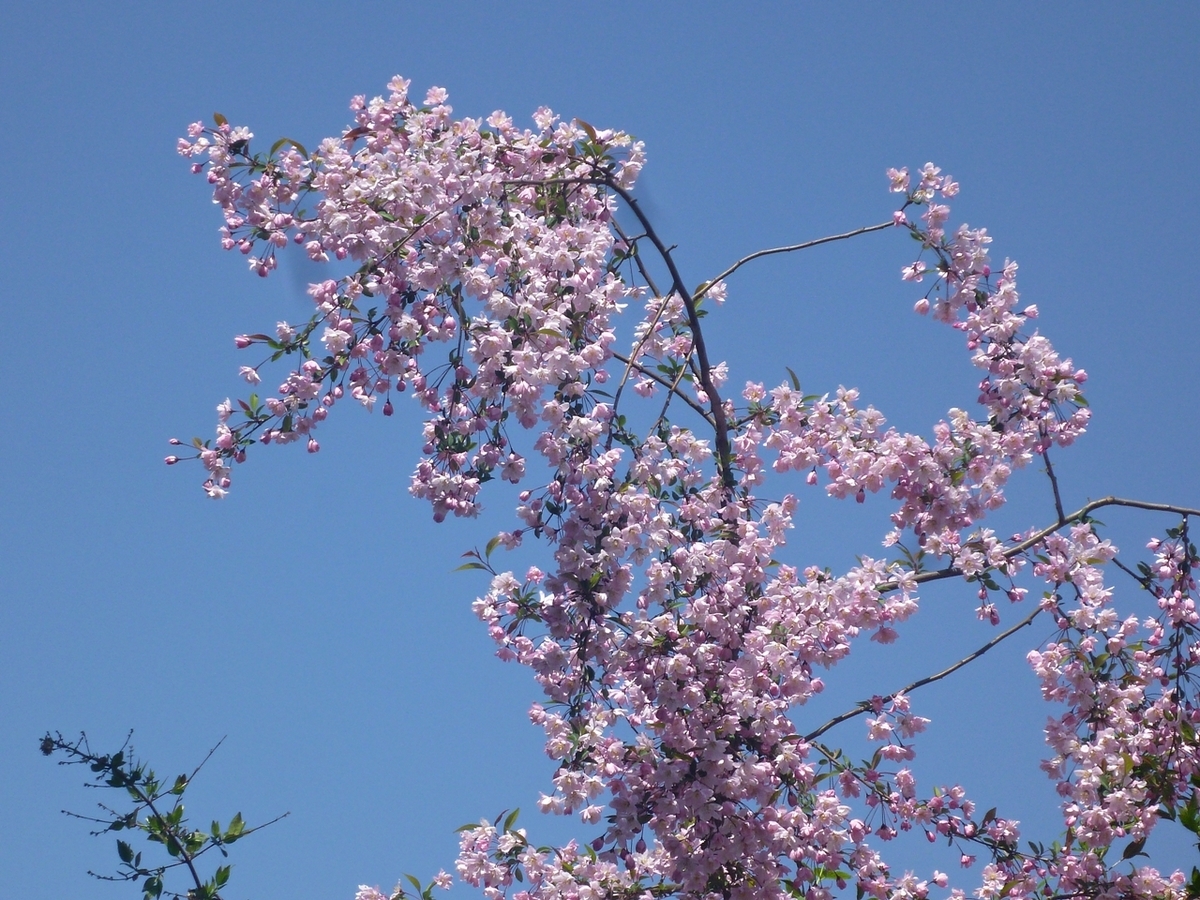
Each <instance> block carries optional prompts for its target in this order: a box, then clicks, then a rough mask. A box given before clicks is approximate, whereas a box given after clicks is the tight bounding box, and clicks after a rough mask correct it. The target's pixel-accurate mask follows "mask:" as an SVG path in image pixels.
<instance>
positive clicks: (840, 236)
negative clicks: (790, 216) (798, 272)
mask: <svg viewBox="0 0 1200 900" xmlns="http://www.w3.org/2000/svg"><path fill="white" fill-rule="evenodd" d="M895 227H896V223H895V222H892V221H890V220H889V221H887V222H880V223H879V224H878V225H866V226H864V227H862V228H856V229H854V231H847V232H845V233H844V234H831V235H829V236H828V237H823V238H816V239H815V240H811V241H805V242H804V243H802V244H789V245H788V246H786V247H772V248H771V249H770V250H757V251H755V252H754V253H751V254H750V255H749V256H743V257H742V258H741V259H739V260H738V261H737V262H735V263H734V264H733V265H732V266H730V267H729V268H728V269H726V270H725V271H724V272H722V273H721V274H720V275H718V276H717V277H716V278H714V279H713V280H712V281H710V282H709V283H708V284H706V285H705V286H704V287H703V288H701V289H700V290H698V291H697V292H696V299H697V300H699V299H700V298H701V297H703V296H704V295H705V294H706V293H708V289H709V288H711V287H712V286H713V285H714V284H717V283H718V282H721V281H724V280H725V279H726V278H728V277H729V276H730V275H732V274H733V273H734V272H736V271H737V270H738V269H740V268H741V267H742V266H744V265H746V263H748V262H754V260H756V259H761V258H762V257H764V256H773V255H774V254H776V253H791V252H793V251H795V250H807V249H808V248H809V247H817V246H819V245H821V244H830V243H832V242H833V241H844V240H846V239H847V238H852V237H857V236H858V235H860V234H869V233H870V232H872V231H882V230H883V229H885V228H895Z"/></svg>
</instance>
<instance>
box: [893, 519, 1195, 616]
mask: <svg viewBox="0 0 1200 900" xmlns="http://www.w3.org/2000/svg"><path fill="white" fill-rule="evenodd" d="M1106 506H1124V507H1128V508H1130V509H1145V510H1149V511H1151V512H1169V513H1175V514H1176V515H1180V516H1200V509H1192V508H1191V507H1188V506H1177V505H1175V504H1174V503H1151V502H1149V501H1147V500H1127V499H1125V498H1124V497H1113V496H1111V495H1110V496H1108V497H1101V498H1100V499H1099V500H1091V501H1089V502H1087V503H1085V504H1084V505H1083V506H1081V507H1080V508H1079V509H1077V510H1075V512H1073V513H1071V514H1070V515H1068V516H1059V520H1058V521H1057V522H1055V523H1054V524H1053V525H1047V526H1046V527H1045V528H1043V529H1042V530H1041V531H1035V532H1034V533H1033V534H1032V535H1030V536H1029V537H1027V538H1025V540H1023V541H1021V542H1020V543H1017V544H1013V545H1012V546H1011V547H1009V548H1008V549H1007V550H1005V551H1004V558H1005V559H1012V558H1013V557H1014V556H1017V555H1019V554H1021V553H1024V552H1025V551H1026V550H1028V549H1029V548H1030V547H1033V546H1035V545H1036V544H1039V543H1041V542H1042V541H1043V540H1045V539H1046V538H1047V537H1049V536H1050V535H1052V534H1053V533H1054V532H1056V531H1058V530H1059V529H1060V528H1063V527H1065V526H1067V525H1070V524H1071V523H1072V522H1081V521H1083V520H1084V519H1086V518H1087V517H1088V516H1089V515H1090V514H1091V513H1093V512H1095V511H1096V510H1098V509H1103V508H1104V507H1106ZM992 568H994V567H989V568H988V570H987V571H991V570H992ZM962 574H963V570H962V569H960V568H959V567H958V566H948V567H947V568H945V569H938V570H937V571H936V572H922V573H920V574H918V575H914V576H913V577H912V578H911V579H909V581H910V582H915V583H917V584H925V583H926V582H930V581H941V580H943V579H945V578H956V577H958V576H960V575H962ZM899 587H900V583H899V582H898V581H885V582H883V583H882V584H880V585H878V586H877V587H876V588H875V590H877V591H879V592H880V593H881V594H886V593H888V592H889V591H894V590H896V589H898V588H899Z"/></svg>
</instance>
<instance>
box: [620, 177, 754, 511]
mask: <svg viewBox="0 0 1200 900" xmlns="http://www.w3.org/2000/svg"><path fill="white" fill-rule="evenodd" d="M602 183H603V184H605V185H606V186H607V187H608V188H609V189H610V190H612V191H613V192H614V193H615V194H616V195H617V196H619V197H620V198H621V199H622V200H624V201H625V203H626V204H627V205H628V206H629V208H630V210H632V211H633V214H634V215H635V216H637V220H638V222H640V223H641V225H642V229H643V230H644V231H645V232H646V237H648V238H649V239H650V243H652V244H654V249H655V250H657V251H658V255H659V256H660V257H662V260H663V262H664V263H666V266H667V271H668V272H670V273H671V288H672V290H673V291H674V292H675V293H677V294H679V297H680V299H681V300H683V305H684V308H685V309H686V310H687V314H688V328H689V329H690V330H691V332H692V349H693V350H694V351H695V353H696V359H697V361H698V362H699V364H700V387H701V388H703V389H704V393H705V394H707V395H708V402H709V405H710V407H711V409H712V418H713V430H714V431H715V432H716V435H715V436H716V445H717V465H718V466H719V467H720V470H721V480H722V481H723V482H724V485H725V488H726V490H729V491H732V490H733V488H734V486H735V485H736V484H737V482H736V480H735V479H734V477H733V453H732V450H731V448H730V445H729V425H728V423H727V422H726V421H725V407H724V404H722V403H721V396H720V394H718V393H717V389H716V387H715V386H714V385H713V383H712V374H711V371H712V370H711V366H710V365H709V361H708V350H707V348H706V347H705V345H704V334H703V332H702V331H701V329H700V317H699V316H698V315H696V301H695V300H694V299H693V298H692V294H691V292H690V291H689V290H688V289H687V286H686V285H685V284H684V283H683V276H681V275H680V274H679V268H678V267H677V266H676V265H675V259H674V257H672V256H671V251H670V249H669V248H668V247H667V245H666V244H664V243H663V242H662V238H660V237H659V236H658V232H656V231H655V230H654V226H653V225H652V224H651V223H650V220H649V219H648V218H647V217H646V214H645V213H644V212H642V209H641V207H640V206H638V202H637V200H636V199H635V198H634V196H633V195H632V194H631V193H629V191H627V190H626V189H625V188H623V187H621V186H620V185H619V184H617V183H616V181H614V180H613V178H612V176H608V175H606V176H605V178H604V180H603V182H602Z"/></svg>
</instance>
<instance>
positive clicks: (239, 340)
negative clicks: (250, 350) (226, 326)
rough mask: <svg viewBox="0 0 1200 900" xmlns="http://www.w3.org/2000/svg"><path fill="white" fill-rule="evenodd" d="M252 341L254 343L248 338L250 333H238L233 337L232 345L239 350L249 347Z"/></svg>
mask: <svg viewBox="0 0 1200 900" xmlns="http://www.w3.org/2000/svg"><path fill="white" fill-rule="evenodd" d="M253 343H254V341H252V340H251V339H250V335H248V334H239V335H238V336H237V337H235V338H234V339H233V345H234V346H235V347H237V348H238V349H239V350H245V349H246V348H247V347H249V346H250V345H251V344H253Z"/></svg>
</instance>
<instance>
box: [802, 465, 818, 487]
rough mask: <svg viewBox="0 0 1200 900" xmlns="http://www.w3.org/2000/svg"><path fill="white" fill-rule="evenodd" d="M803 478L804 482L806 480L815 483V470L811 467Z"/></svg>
mask: <svg viewBox="0 0 1200 900" xmlns="http://www.w3.org/2000/svg"><path fill="white" fill-rule="evenodd" d="M804 480H805V481H806V482H808V483H809V484H816V483H817V470H816V469H813V470H812V471H811V472H809V473H808V476H807V477H806V478H805V479H804Z"/></svg>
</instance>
